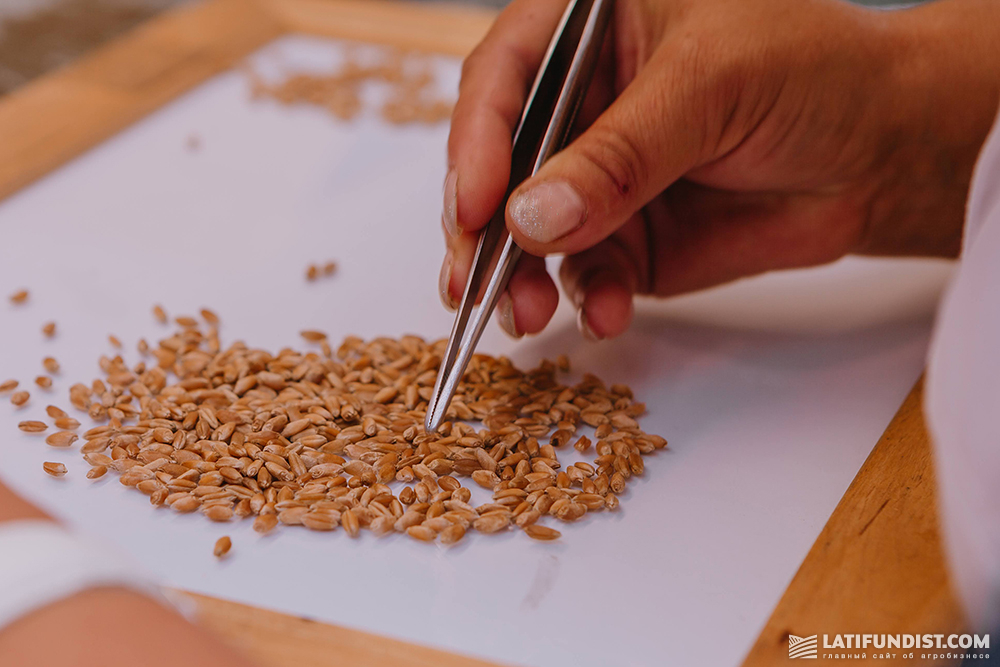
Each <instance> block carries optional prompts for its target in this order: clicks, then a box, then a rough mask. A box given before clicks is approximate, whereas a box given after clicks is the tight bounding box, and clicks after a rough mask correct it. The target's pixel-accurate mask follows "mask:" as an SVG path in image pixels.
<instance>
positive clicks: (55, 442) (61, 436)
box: [45, 431, 79, 447]
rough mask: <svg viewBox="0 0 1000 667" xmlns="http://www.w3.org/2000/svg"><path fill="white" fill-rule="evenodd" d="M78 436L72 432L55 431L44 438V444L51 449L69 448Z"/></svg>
mask: <svg viewBox="0 0 1000 667" xmlns="http://www.w3.org/2000/svg"><path fill="white" fill-rule="evenodd" d="M78 437H79V436H78V435H77V434H76V433H73V432H72V431H57V432H55V433H53V434H52V435H50V436H48V437H47V438H45V444H47V445H51V446H53V447H69V446H70V445H72V444H73V443H74V442H76V440H77V438H78Z"/></svg>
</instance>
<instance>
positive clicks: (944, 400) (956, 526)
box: [924, 122, 1000, 630]
mask: <svg viewBox="0 0 1000 667" xmlns="http://www.w3.org/2000/svg"><path fill="white" fill-rule="evenodd" d="M998 128H1000V122H998V123H997V124H996V125H994V127H993V131H992V132H991V133H990V137H989V139H988V140H987V142H986V145H985V146H984V147H983V150H982V152H981V153H980V156H979V161H978V162H977V164H976V170H975V173H974V174H973V179H972V187H971V190H970V193H969V203H968V208H967V214H966V228H965V238H964V241H963V251H962V258H961V262H960V264H959V267H958V270H957V271H956V273H955V276H954V278H953V279H952V283H951V285H950V286H949V288H948V291H947V292H946V294H945V297H944V300H943V301H942V304H941V308H940V310H939V311H938V322H937V327H936V330H935V332H934V337H933V340H932V342H931V350H930V359H929V362H928V368H927V383H926V386H925V398H924V406H925V411H926V414H927V422H928V426H929V429H930V433H931V436H932V440H933V442H934V460H935V469H936V470H935V472H936V475H937V483H938V490H939V497H940V510H941V524H942V530H943V536H944V541H945V550H946V552H947V556H948V559H949V561H950V566H951V568H950V569H951V573H952V580H953V581H954V583H955V584H956V586H957V589H958V592H959V594H960V596H961V598H962V600H963V602H964V604H965V608H966V611H967V612H968V614H969V618H970V621H971V622H972V623H973V624H974V626H975V628H976V629H978V630H990V629H995V628H997V627H998V626H1000V129H998Z"/></svg>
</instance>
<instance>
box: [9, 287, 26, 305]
mask: <svg viewBox="0 0 1000 667" xmlns="http://www.w3.org/2000/svg"><path fill="white" fill-rule="evenodd" d="M27 300H28V290H26V289H22V290H18V291H16V292H14V293H13V294H11V295H10V302H11V303H14V304H21V303H24V302H25V301H27Z"/></svg>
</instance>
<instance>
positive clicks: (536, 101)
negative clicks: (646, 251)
mask: <svg viewBox="0 0 1000 667" xmlns="http://www.w3.org/2000/svg"><path fill="white" fill-rule="evenodd" d="M612 7H613V0H571V1H570V3H569V5H568V6H567V7H566V11H565V12H564V13H563V16H562V19H561V20H560V22H559V26H558V27H557V28H556V31H555V34H553V36H552V41H551V42H550V43H549V48H548V51H546V53H545V58H544V59H543V60H542V65H541V67H540V68H539V70H538V74H537V75H536V76H535V83H534V85H533V86H532V88H531V93H530V94H529V96H528V101H527V103H526V104H525V106H524V112H523V113H522V114H521V121H520V123H519V124H518V127H517V131H516V132H515V134H514V147H513V151H512V153H511V170H510V180H509V181H508V186H507V193H506V194H505V195H504V198H503V203H502V204H501V206H500V207H499V208H498V209H497V210H496V212H495V213H494V214H493V217H492V218H491V219H490V221H489V223H487V225H486V227H485V228H484V229H483V232H482V234H481V236H480V237H479V248H478V249H477V250H476V257H475V259H474V260H473V263H472V271H471V273H470V275H469V282H468V284H467V285H466V286H465V293H464V294H463V295H462V304H461V306H460V307H459V309H458V314H457V315H456V316H455V324H454V326H453V327H452V330H451V336H450V338H449V340H448V348H447V350H446V351H445V355H444V358H443V359H442V360H441V367H440V370H439V371H438V376H437V382H436V383H435V385H434V394H433V395H432V396H431V400H430V404H429V405H428V407H427V418H426V420H425V422H424V426H425V428H426V429H427V432H429V433H431V432H434V431H436V430H437V429H438V427H439V426H440V425H441V422H443V421H444V418H445V414H446V413H447V412H448V406H449V405H450V404H451V399H452V397H453V396H454V395H455V390H456V388H457V387H458V383H459V381H460V380H461V379H462V376H463V375H464V374H465V369H466V367H467V366H468V365H469V360H470V359H471V358H472V353H473V352H474V351H475V349H476V345H477V344H478V343H479V339H480V337H481V336H482V335H483V329H485V327H486V322H487V321H488V320H489V317H490V314H491V313H492V312H493V309H494V308H495V307H496V304H497V300H498V299H499V298H500V295H501V294H502V293H503V291H504V290H505V289H506V288H507V281H508V280H510V277H511V274H513V272H514V267H515V266H516V265H517V260H518V259H519V258H520V256H521V248H520V247H518V245H517V244H516V243H515V242H514V239H512V238H511V236H510V234H508V233H507V223H506V208H507V199H508V198H509V197H510V195H511V193H512V192H513V191H514V189H515V188H516V187H517V186H518V185H520V184H521V183H522V182H523V181H525V180H526V179H527V178H529V177H530V176H532V175H534V174H535V173H536V172H537V171H538V169H539V168H540V167H541V166H542V164H543V163H544V162H545V161H546V160H548V159H549V158H550V157H552V155H554V154H555V153H556V152H558V151H559V150H560V149H561V148H562V147H563V145H564V144H565V143H566V138H567V135H568V134H569V131H570V129H571V127H572V125H573V119H574V118H575V117H576V112H577V110H578V109H579V107H580V103H581V102H582V101H583V96H584V94H585V93H586V91H587V87H588V85H589V84H590V79H591V77H592V76H593V73H594V67H595V66H596V64H597V57H598V55H599V54H600V51H601V47H602V45H603V42H604V33H605V31H606V29H607V25H608V22H609V19H610V18H611V10H612Z"/></svg>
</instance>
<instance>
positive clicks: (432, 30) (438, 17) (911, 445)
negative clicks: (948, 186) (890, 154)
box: [0, 0, 962, 666]
mask: <svg viewBox="0 0 1000 667" xmlns="http://www.w3.org/2000/svg"><path fill="white" fill-rule="evenodd" d="M491 19H492V14H490V13H489V12H485V11H479V10H461V9H456V8H452V7H448V8H444V7H435V6H426V5H404V4H393V3H387V2H378V1H376V0H366V1H356V2H352V1H349V0H208V1H207V2H203V3H201V4H196V5H193V6H190V7H186V8H183V9H181V10H179V11H175V12H172V13H169V14H166V15H164V16H163V17H161V18H159V19H156V20H155V21H153V22H151V23H149V24H148V25H146V26H143V27H141V28H140V29H138V30H136V31H134V32H133V33H131V34H129V35H127V36H126V37H125V38H123V39H121V40H119V41H117V42H115V43H114V44H112V45H110V46H108V47H106V48H103V49H101V50H99V51H98V52H96V53H94V54H93V55H92V56H90V57H88V58H86V59H84V60H83V61H80V62H79V63H77V64H75V65H73V66H71V67H68V68H65V69H63V70H60V71H59V72H56V73H54V74H52V75H50V76H47V77H44V78H43V79H41V80H39V81H38V82H36V83H33V84H31V85H29V86H26V87H25V88H23V89H21V90H20V91H17V92H16V93H14V94H12V95H10V96H8V97H7V98H6V99H4V100H3V101H2V102H0V198H2V197H5V196H8V195H10V194H12V193H13V192H15V191H17V190H18V189H20V188H22V187H24V186H25V185H27V184H28V183H30V182H32V181H33V180H35V179H37V178H39V177H40V176H42V175H44V174H46V173H48V172H50V171H52V170H53V169H55V168H56V167H58V166H60V165H61V164H63V163H65V162H66V161H68V160H70V159H71V158H73V157H75V156H77V155H79V154H80V153H82V152H83V151H85V150H87V149H88V148H91V147H92V146H95V145H96V144H98V143H100V142H101V141H103V140H104V139H106V138H108V137H110V136H112V135H114V134H115V133H116V132H118V131H119V130H121V129H122V128H124V127H126V126H127V125H128V124H130V123H132V122H135V121H136V120H138V119H140V118H141V117H143V116H144V115H145V114H148V113H149V112H151V111H153V110H155V109H157V108H158V107H160V106H162V105H163V104H164V103H166V102H167V101H169V100H170V99H172V98H174V97H176V96H177V95H179V94H180V93H182V92H184V91H185V90H188V89H190V88H191V87H193V86H194V85H196V84H198V83H200V82H201V81H204V80H205V79H207V78H208V77H210V76H212V75H214V74H216V73H219V72H221V71H223V70H225V69H227V68H229V67H231V66H232V65H233V64H234V63H236V62H238V61H239V60H240V59H241V58H243V57H244V56H245V55H246V54H247V53H249V52H250V51H252V50H254V49H255V48H257V47H259V46H261V45H262V44H264V43H266V42H268V41H270V40H272V39H274V38H275V37H277V36H279V35H281V34H283V33H286V32H290V31H294V32H305V33H313V34H319V35H328V36H335V37H342V38H350V39H358V40H366V41H376V42H382V43H387V44H393V45H397V46H400V47H403V48H410V49H421V50H428V51H439V52H445V53H452V54H463V53H467V52H468V51H469V50H470V49H471V48H472V47H473V46H474V45H475V44H476V43H477V42H478V41H479V39H480V38H481V37H482V35H483V34H484V33H485V31H486V29H487V28H488V25H489V22H490V21H491ZM919 403H920V389H919V386H918V387H917V388H916V389H915V390H914V392H913V393H912V394H911V395H910V397H909V398H908V399H907V401H906V403H904V405H903V407H902V408H901V409H900V412H899V414H898V415H897V417H896V419H895V420H894V421H893V423H892V425H891V426H890V428H889V430H887V431H886V434H885V435H884V436H883V438H882V439H881V440H880V441H879V444H878V445H877V447H876V449H875V450H874V451H873V453H872V455H871V456H870V457H869V459H868V461H867V462H866V464H865V466H864V468H863V469H862V470H861V472H860V473H859V474H858V476H857V478H856V479H855V481H854V483H853V484H852V485H851V488H850V489H849V490H848V492H847V493H846V494H845V496H844V498H843V500H842V501H841V503H840V505H839V506H838V508H837V510H836V512H835V513H834V515H833V516H832V517H831V519H830V522H829V523H828V524H827V526H826V528H825V529H824V530H823V532H822V534H821V535H820V537H819V539H818V540H817V542H816V545H815V546H814V547H813V549H812V551H811V552H810V553H809V556H808V557H807V559H806V561H805V562H804V563H803V565H802V567H801V569H800V570H799V572H798V574H797V575H796V576H795V578H794V580H793V581H792V583H791V584H790V586H789V588H788V590H787V591H786V593H785V595H784V597H783V598H782V600H781V602H780V604H779V605H778V608H777V609H776V610H775V612H774V614H773V616H772V618H771V619H770V621H769V622H768V623H767V625H766V626H765V628H764V630H763V632H762V633H761V636H760V638H759V639H758V641H757V643H756V645H755V646H754V648H753V650H752V651H751V653H750V655H749V656H748V657H747V661H746V664H747V665H758V664H772V663H773V662H776V661H777V660H778V659H784V656H785V655H786V654H785V651H786V650H787V643H786V637H787V634H788V633H789V632H791V633H795V634H806V633H808V634H812V633H813V632H821V633H822V632H825V631H829V632H853V631H865V632H873V631H877V632H891V631H893V630H894V629H897V628H898V629H903V628H905V629H906V631H907V632H916V631H918V629H923V628H927V629H929V630H933V631H935V632H943V631H946V629H949V628H955V627H959V626H960V625H961V622H962V621H961V616H960V613H959V611H958V608H957V606H956V604H955V602H954V599H953V597H952V596H951V594H950V592H949V590H948V586H947V578H946V576H945V570H944V564H943V560H942V557H941V552H940V544H939V538H938V535H937V527H936V516H935V513H934V496H933V475H932V471H931V467H930V456H929V448H928V442H927V435H926V431H925V429H924V428H923V423H922V420H921V416H920V406H919ZM191 597H192V599H193V600H195V601H196V603H197V604H198V608H199V616H200V618H201V622H202V623H203V624H204V625H205V626H206V627H209V628H211V629H213V630H215V631H217V632H218V633H219V634H221V635H222V636H223V637H225V638H227V639H228V640H230V641H232V642H233V643H234V644H236V645H237V646H239V647H241V648H243V649H244V650H246V651H248V652H249V653H250V654H251V655H252V656H254V657H256V658H257V659H258V660H259V661H260V662H262V663H263V664H271V665H292V664H294V665H309V664H316V665H319V664H331V663H337V662H344V663H345V664H355V663H359V662H361V663H364V664H369V665H390V664H391V665H428V664H436V665H468V666H472V665H483V664H485V663H483V662H481V661H476V660H471V659H467V658H462V657H458V656H451V655H449V654H445V653H442V652H440V651H435V650H433V649H426V648H423V647H413V646H410V645H408V644H405V643H403V642H398V641H394V640H386V639H382V638H376V637H373V636H372V635H368V634H366V633H360V632H356V631H350V630H345V629H342V628H337V627H333V626H329V625H324V624H319V623H316V622H313V621H310V620H308V619H299V618H295V617H291V616H286V615H282V614H277V613H275V612H270V611H264V610H259V609H253V608H250V607H246V606H244V605H238V604H235V603H231V602H226V601H222V600H216V599H212V598H206V597H204V596H191Z"/></svg>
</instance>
